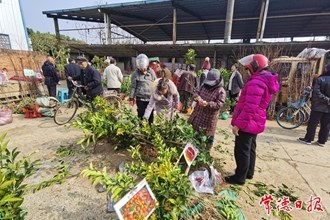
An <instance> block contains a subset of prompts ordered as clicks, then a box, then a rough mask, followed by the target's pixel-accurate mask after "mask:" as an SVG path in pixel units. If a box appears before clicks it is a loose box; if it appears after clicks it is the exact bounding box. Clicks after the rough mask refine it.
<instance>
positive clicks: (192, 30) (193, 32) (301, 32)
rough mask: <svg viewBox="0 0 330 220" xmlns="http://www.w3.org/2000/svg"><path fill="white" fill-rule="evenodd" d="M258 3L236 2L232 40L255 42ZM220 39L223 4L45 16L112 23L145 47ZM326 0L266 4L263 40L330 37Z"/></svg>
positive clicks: (166, 2)
mask: <svg viewBox="0 0 330 220" xmlns="http://www.w3.org/2000/svg"><path fill="white" fill-rule="evenodd" d="M261 4H262V1H261V0H235V8H234V17H233V26H232V33H231V39H252V38H256V34H257V29H258V22H259V16H260V10H261ZM174 8H176V14H177V28H176V40H218V39H223V38H224V31H225V22H226V9H227V0H203V1H197V0H147V1H138V2H131V3H120V4H106V5H98V6H92V7H83V8H74V9H63V10H54V11H44V12H43V14H46V15H47V17H49V18H54V19H67V20H77V21H89V22H99V23H103V22H104V13H106V14H108V15H109V16H110V19H111V23H112V24H115V25H117V26H118V27H121V28H122V29H124V30H125V31H127V32H129V33H130V34H132V35H134V36H136V37H137V38H139V39H141V40H142V41H144V42H148V41H172V31H173V9H174ZM329 20H330V1H329V0H317V1H316V0H315V1H313V0H270V2H269V8H268V15H267V22H266V28H265V32H264V38H279V37H310V36H330V28H329V24H328V22H329Z"/></svg>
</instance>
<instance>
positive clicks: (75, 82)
mask: <svg viewBox="0 0 330 220" xmlns="http://www.w3.org/2000/svg"><path fill="white" fill-rule="evenodd" d="M71 82H72V84H73V85H74V86H75V87H84V85H81V84H79V83H78V82H77V81H74V80H72V81H71Z"/></svg>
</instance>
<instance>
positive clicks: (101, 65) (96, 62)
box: [91, 55, 106, 72]
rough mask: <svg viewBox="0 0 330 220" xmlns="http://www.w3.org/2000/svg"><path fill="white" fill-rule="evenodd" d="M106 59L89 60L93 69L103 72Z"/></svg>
mask: <svg viewBox="0 0 330 220" xmlns="http://www.w3.org/2000/svg"><path fill="white" fill-rule="evenodd" d="M105 60H106V57H98V56H96V55H95V56H94V57H93V59H92V60H91V62H92V63H93V64H94V66H95V68H96V69H97V70H98V71H100V72H103V71H104V69H105V68H106V63H105Z"/></svg>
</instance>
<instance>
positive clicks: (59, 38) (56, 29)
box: [54, 18, 61, 40]
mask: <svg viewBox="0 0 330 220" xmlns="http://www.w3.org/2000/svg"><path fill="white" fill-rule="evenodd" d="M54 26H55V36H56V39H57V40H61V35H60V28H59V26H58V19H57V18H54Z"/></svg>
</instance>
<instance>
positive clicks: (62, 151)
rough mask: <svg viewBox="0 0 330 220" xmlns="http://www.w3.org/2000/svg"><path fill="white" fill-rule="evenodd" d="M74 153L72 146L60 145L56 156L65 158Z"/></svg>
mask: <svg viewBox="0 0 330 220" xmlns="http://www.w3.org/2000/svg"><path fill="white" fill-rule="evenodd" d="M72 155H74V151H73V150H72V149H71V146H70V147H65V146H60V147H59V148H57V149H56V157H59V158H63V157H66V156H72Z"/></svg>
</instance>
